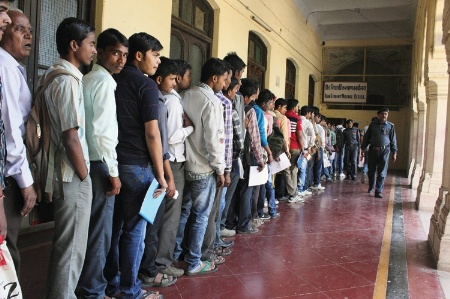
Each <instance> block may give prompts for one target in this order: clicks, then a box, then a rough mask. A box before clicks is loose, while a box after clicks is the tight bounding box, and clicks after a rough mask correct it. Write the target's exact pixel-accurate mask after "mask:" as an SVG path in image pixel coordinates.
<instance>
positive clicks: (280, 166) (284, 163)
mask: <svg viewBox="0 0 450 299" xmlns="http://www.w3.org/2000/svg"><path fill="white" fill-rule="evenodd" d="M279 158H280V159H279V161H275V160H273V161H272V163H270V166H271V167H272V174H275V173H277V172H280V171H282V170H284V169H286V168H288V167H290V166H291V162H289V159H288V157H287V156H286V154H285V153H283V154H281V155H280V157H279Z"/></svg>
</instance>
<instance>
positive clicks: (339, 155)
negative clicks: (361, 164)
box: [334, 147, 345, 175]
mask: <svg viewBox="0 0 450 299" xmlns="http://www.w3.org/2000/svg"><path fill="white" fill-rule="evenodd" d="M344 149H345V147H341V148H339V149H338V151H337V152H336V156H335V158H334V160H335V161H336V162H335V165H336V168H335V171H336V175H340V174H341V173H344Z"/></svg>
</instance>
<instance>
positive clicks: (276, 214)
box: [270, 212, 280, 219]
mask: <svg viewBox="0 0 450 299" xmlns="http://www.w3.org/2000/svg"><path fill="white" fill-rule="evenodd" d="M279 217H280V213H279V212H277V213H275V214H273V215H270V218H272V219H276V218H279Z"/></svg>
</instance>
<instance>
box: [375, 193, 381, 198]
mask: <svg viewBox="0 0 450 299" xmlns="http://www.w3.org/2000/svg"><path fill="white" fill-rule="evenodd" d="M375 197H376V198H383V194H381V193H378V192H375Z"/></svg>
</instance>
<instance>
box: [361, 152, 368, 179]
mask: <svg viewBox="0 0 450 299" xmlns="http://www.w3.org/2000/svg"><path fill="white" fill-rule="evenodd" d="M368 171H369V151H368V150H367V151H365V157H364V167H363V170H362V173H363V174H367V172H368Z"/></svg>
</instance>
